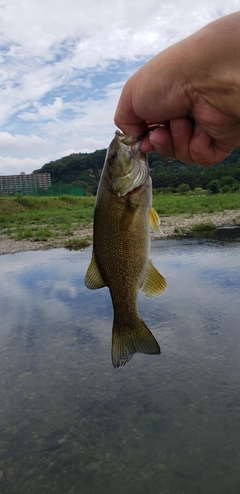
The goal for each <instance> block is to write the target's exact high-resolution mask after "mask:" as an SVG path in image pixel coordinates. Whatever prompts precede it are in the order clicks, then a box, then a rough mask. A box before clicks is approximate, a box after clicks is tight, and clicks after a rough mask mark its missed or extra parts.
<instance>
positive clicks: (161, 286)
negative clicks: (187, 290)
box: [141, 259, 167, 298]
mask: <svg viewBox="0 0 240 494" xmlns="http://www.w3.org/2000/svg"><path fill="white" fill-rule="evenodd" d="M166 286H167V282H166V280H165V278H164V277H163V276H162V275H161V274H160V273H159V271H158V270H157V269H156V268H155V267H154V266H153V263H152V260H151V259H150V260H149V263H148V269H147V272H146V276H145V278H144V281H143V284H142V286H141V290H142V291H143V293H144V295H146V297H149V298H152V297H156V296H157V295H160V293H162V292H163V291H164V290H165V288H166Z"/></svg>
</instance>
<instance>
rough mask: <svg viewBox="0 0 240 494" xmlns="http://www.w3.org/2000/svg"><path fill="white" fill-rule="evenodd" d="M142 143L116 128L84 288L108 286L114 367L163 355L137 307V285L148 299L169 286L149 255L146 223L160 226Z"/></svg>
mask: <svg viewBox="0 0 240 494" xmlns="http://www.w3.org/2000/svg"><path fill="white" fill-rule="evenodd" d="M141 142H142V139H141V138H136V137H133V136H128V135H125V134H123V133H121V132H120V131H119V130H116V132H115V136H114V138H113V140H112V142H111V143H110V146H109V148H108V150H107V153H106V159H105V162H104V166H103V170H102V173H101V177H100V181H99V185H98V190H97V195H96V201H95V209H94V221H93V249H92V257H91V262H90V264H89V267H88V269H87V272H86V275H85V285H86V287H87V288H89V289H92V290H94V289H100V288H103V287H108V288H109V291H110V295H111V299H112V305H113V311H114V316H113V326H112V352H111V355H112V364H113V367H115V368H116V367H121V366H123V365H125V364H126V363H127V362H128V361H129V360H130V359H131V358H132V357H133V355H134V354H135V353H143V354H149V355H157V354H160V353H161V350H160V347H159V344H158V342H157V340H156V339H155V337H154V336H153V335H152V333H151V331H150V330H149V328H148V327H147V325H146V324H145V322H144V321H143V320H142V318H141V316H140V315H139V311H138V293H139V290H140V289H141V290H142V292H143V293H144V294H145V295H146V296H147V297H155V296H157V295H159V294H161V293H162V292H163V291H164V290H165V288H166V286H167V282H166V280H165V278H164V277H163V276H162V275H161V274H160V273H159V272H158V270H157V269H156V268H155V267H154V265H153V263H152V260H151V259H150V257H149V256H150V227H151V228H152V229H153V230H156V231H158V232H159V231H161V230H160V219H159V216H158V214H157V212H156V211H155V210H154V209H153V207H152V181H151V177H150V170H149V166H148V159H147V155H146V154H145V153H143V152H142V151H141V150H140V146H141Z"/></svg>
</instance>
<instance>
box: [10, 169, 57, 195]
mask: <svg viewBox="0 0 240 494" xmlns="http://www.w3.org/2000/svg"><path fill="white" fill-rule="evenodd" d="M49 187H51V175H50V173H31V174H30V175H26V173H24V172H22V173H20V175H6V176H0V195H5V196H10V195H14V194H28V195H29V194H33V195H34V194H36V193H37V191H38V189H39V188H41V189H48V188H49Z"/></svg>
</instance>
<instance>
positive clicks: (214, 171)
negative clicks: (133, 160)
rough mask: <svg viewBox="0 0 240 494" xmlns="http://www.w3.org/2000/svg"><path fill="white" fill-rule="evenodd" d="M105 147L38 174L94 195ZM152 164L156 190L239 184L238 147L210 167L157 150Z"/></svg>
mask: <svg viewBox="0 0 240 494" xmlns="http://www.w3.org/2000/svg"><path fill="white" fill-rule="evenodd" d="M105 155H106V149H100V150H97V151H94V152H93V153H76V154H71V155H70V156H65V157H63V158H61V159H58V160H56V161H51V162H50V163H46V164H45V165H44V166H43V167H42V168H40V169H39V170H35V172H36V173H46V172H49V173H51V177H52V183H53V184H56V183H60V184H71V185H75V186H77V187H83V188H84V189H85V193H86V194H87V195H95V194H96V191H97V186H98V182H99V177H100V174H101V170H102V167H103V164H104V160H105ZM148 160H149V166H150V169H151V176H152V180H153V188H154V189H158V190H159V189H160V190H162V189H166V192H167V191H171V190H172V191H173V192H174V191H175V190H176V189H177V188H178V187H179V186H180V185H182V184H186V185H187V186H188V188H189V189H191V190H193V189H194V188H195V187H201V188H203V189H207V188H209V184H211V182H213V181H216V183H215V187H216V188H219V189H220V188H222V187H224V186H225V190H226V191H227V189H226V187H229V188H230V189H231V190H234V188H235V189H237V188H239V187H240V149H236V150H234V151H233V152H232V154H231V155H230V156H229V157H228V158H226V160H224V161H223V163H221V164H219V165H216V166H214V167H210V168H203V167H200V166H198V165H196V166H187V165H184V164H183V163H181V162H180V161H171V160H166V159H165V158H161V157H160V156H159V155H158V154H157V153H154V152H152V153H149V155H148Z"/></svg>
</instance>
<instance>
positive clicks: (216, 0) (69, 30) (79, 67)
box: [0, 0, 240, 175]
mask: <svg viewBox="0 0 240 494" xmlns="http://www.w3.org/2000/svg"><path fill="white" fill-rule="evenodd" d="M195 4H197V5H195ZM239 8H240V0H239V2H238V1H237V2H236V1H235V2H231V0H230V1H228V2H226V1H222V0H211V2H209V0H207V1H206V0H201V2H193V1H192V0H191V1H190V0H172V1H171V0H138V1H137V2H136V0H114V2H110V1H109V0H87V1H86V0H33V1H32V0H0V23H1V28H0V47H1V51H0V61H1V70H0V175H7V174H9V175H11V174H15V173H16V174H18V173H20V172H22V171H25V172H26V173H31V172H32V171H33V170H34V169H36V168H40V167H41V166H42V165H44V164H45V163H47V162H49V161H51V160H56V159H58V158H60V157H62V156H66V155H69V154H70V153H73V152H91V151H95V150H96V149H102V148H105V147H107V146H108V144H109V142H110V140H111V139H112V137H113V134H114V132H115V126H114V123H113V116H114V112H115V108H116V105H117V102H118V98H119V96H120V92H121V89H122V87H123V85H124V83H125V82H126V80H127V79H128V78H129V77H130V76H131V74H132V73H134V72H135V71H136V70H137V69H138V68H139V67H140V66H141V65H143V64H144V63H145V62H146V61H147V60H148V59H149V58H151V57H152V56H154V55H156V54H157V53H159V52H160V51H162V50H163V49H165V48H167V47H168V46H170V45H171V44H173V43H175V42H176V41H178V40H180V39H182V38H184V37H186V36H188V35H189V34H191V33H192V32H194V31H196V30H197V29H199V28H200V27H202V26H204V25H205V24H207V23H208V22H210V21H212V20H214V19H216V18H218V17H221V16H222V15H224V14H228V13H230V12H233V11H236V10H239Z"/></svg>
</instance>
